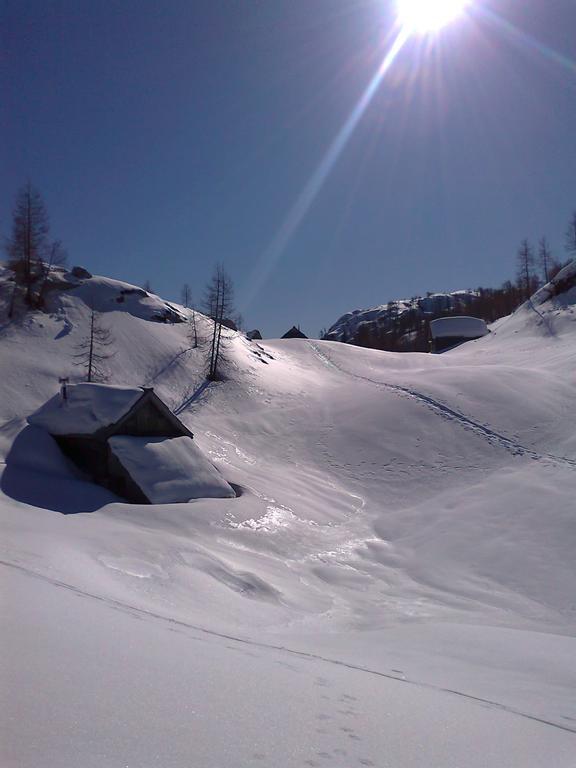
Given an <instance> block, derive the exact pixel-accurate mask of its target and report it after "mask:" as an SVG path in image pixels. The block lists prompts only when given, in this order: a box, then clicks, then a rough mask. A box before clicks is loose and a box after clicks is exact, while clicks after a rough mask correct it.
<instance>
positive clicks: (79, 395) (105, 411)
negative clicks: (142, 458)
mask: <svg viewBox="0 0 576 768" xmlns="http://www.w3.org/2000/svg"><path fill="white" fill-rule="evenodd" d="M66 392H67V399H66V400H64V399H63V398H62V395H61V394H57V395H54V397H52V398H51V399H50V400H48V402H47V403H44V405H43V406H42V407H41V408H39V409H38V410H37V411H36V413H33V414H32V415H31V416H29V417H28V423H29V424H32V425H33V426H35V427H43V428H44V429H46V430H47V431H48V432H50V434H51V435H91V434H93V433H94V432H97V431H98V430H99V429H101V428H102V427H109V426H110V425H111V424H114V423H116V422H117V421H118V420H119V419H121V418H122V416H124V415H125V414H126V413H128V411H129V410H130V409H131V408H132V406H134V405H135V404H136V403H137V402H138V400H139V399H140V398H141V397H142V395H143V394H144V390H143V389H141V388H140V387H116V386H110V385H108V384H88V383H83V384H71V385H68V386H67V387H66Z"/></svg>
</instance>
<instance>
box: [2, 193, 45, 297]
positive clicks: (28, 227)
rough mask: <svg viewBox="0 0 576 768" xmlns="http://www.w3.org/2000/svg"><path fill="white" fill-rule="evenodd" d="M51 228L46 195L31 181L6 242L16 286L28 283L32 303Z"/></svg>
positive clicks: (18, 200) (20, 197)
mask: <svg viewBox="0 0 576 768" xmlns="http://www.w3.org/2000/svg"><path fill="white" fill-rule="evenodd" d="M49 230H50V224H49V222H48V214H47V212H46V206H45V205H44V201H43V200H42V196H41V195H40V193H39V192H38V191H37V190H36V189H34V187H33V186H32V184H31V183H30V182H28V184H26V186H25V187H23V188H22V189H21V190H20V192H18V195H17V197H16V204H15V206H14V211H13V214H12V234H11V237H10V238H9V239H8V241H7V243H6V251H7V253H8V259H9V266H10V267H11V268H12V269H13V270H14V274H15V278H16V286H17V285H23V286H24V288H25V291H26V293H25V300H26V303H27V304H28V305H31V304H32V286H33V285H34V283H35V282H36V281H37V280H38V278H39V277H40V276H41V275H42V270H43V259H44V258H45V257H46V255H47V253H48V250H49V245H48V232H49ZM12 304H13V302H12ZM12 309H13V306H12Z"/></svg>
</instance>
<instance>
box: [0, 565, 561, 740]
mask: <svg viewBox="0 0 576 768" xmlns="http://www.w3.org/2000/svg"><path fill="white" fill-rule="evenodd" d="M0 566H3V567H4V568H11V569H13V570H15V571H18V572H19V573H21V574H23V575H25V576H28V577H29V578H33V579H38V580H39V581H42V582H45V583H47V584H51V585H52V586H53V587H56V588H59V589H66V590H68V591H70V592H73V593H74V594H77V595H79V596H81V597H84V598H89V599H91V600H97V601H98V602H100V603H103V604H104V605H107V606H108V607H109V608H112V609H113V610H119V611H122V612H123V613H127V614H132V615H134V614H136V615H138V616H146V617H147V618H150V619H153V620H155V621H160V622H164V623H167V624H173V625H177V626H179V627H183V628H185V629H189V630H193V631H194V632H199V633H201V634H203V635H208V636H210V637H215V638H219V639H221V640H227V641H231V642H234V643H239V644H241V645H247V646H250V647H253V648H261V649H263V650H267V651H279V652H281V653H286V654H289V655H291V656H295V657H298V658H300V659H304V660H309V661H320V662H322V663H324V664H330V665H333V666H337V667H344V668H346V669H350V670H353V671H355V672H361V673H363V674H367V675H373V676H375V677H382V678H385V679H387V680H395V681H396V682H397V683H404V684H405V685H411V686H415V687H417V688H421V689H426V690H431V691H437V692H438V693H444V694H448V695H450V696H457V697H459V698H462V699H466V700H467V701H470V702H472V703H475V704H479V705H481V706H485V707H488V708H491V709H496V710H499V711H501V712H506V713H507V714H510V715H515V716H516V717H522V718H524V719H526V720H531V721H533V722H536V723H540V724H542V725H547V726H549V727H551V728H557V729H558V730H561V731H566V732H568V733H573V734H576V728H571V727H570V726H567V725H564V724H562V723H557V722H554V721H553V720H547V719H546V718H542V717H537V716H536V715H531V714H529V713H528V712H522V711H521V710H519V709H515V708H514V707H509V706H506V705H505V704H501V703H500V702H497V701H492V700H490V699H484V698H482V697H480V696H473V695H472V694H469V693H465V692H464V691H457V690H454V689H452V688H443V687H442V686H439V685H433V684H432V683H424V682H421V681H418V680H410V679H409V678H407V677H406V676H405V675H404V673H402V677H399V676H398V675H395V674H392V673H390V672H382V671H380V670H377V669H370V668H369V667H361V666H359V665H357V664H352V663H350V662H346V661H341V660H339V659H332V658H329V657H327V656H321V655H320V654H316V653H309V652H306V651H298V650H295V649H293V648H288V647H286V646H284V645H274V644H273V643H266V642H263V641H259V640H252V639H250V638H246V637H238V636H237V635H232V634H228V633H226V632H218V631H217V630H213V629H208V628H207V627H202V626H198V625H195V624H190V623H189V622H186V621H182V620H181V619H175V618H173V617H170V616H163V615H162V614H159V613H155V612H154V611H150V610H146V609H145V608H138V607H137V606H135V605H130V604H129V603H125V602H122V601H121V600H115V599H114V598H110V597H105V596H104V595H97V594H94V593H92V592H88V591H86V590H83V589H80V588H79V587H76V586H74V585H73V584H68V583H66V582H64V581H59V580H58V579H54V578H52V577H50V576H46V575H44V574H42V573H39V572H37V571H33V570H31V569H29V568H26V567H25V566H23V565H20V564H18V563H12V562H9V561H7V560H0Z"/></svg>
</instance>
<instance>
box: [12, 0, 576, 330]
mask: <svg viewBox="0 0 576 768" xmlns="http://www.w3.org/2000/svg"><path fill="white" fill-rule="evenodd" d="M431 1H432V0H431ZM473 6H475V7H472V9H471V13H470V15H469V16H468V17H467V18H465V19H462V20H459V21H458V22H456V23H454V24H453V25H451V26H450V27H448V28H446V29H444V30H443V31H442V33H441V34H439V35H438V36H437V37H436V38H434V39H433V40H432V39H430V40H428V41H427V42H424V41H422V40H411V41H410V42H409V43H408V44H407V45H406V47H405V48H404V49H403V50H402V51H401V53H400V55H399V56H398V58H397V59H396V61H395V62H394V65H393V66H392V68H391V69H390V70H389V72H388V74H387V76H386V77H385V79H384V81H383V82H382V83H381V85H380V88H379V90H378V92H377V94H376V96H375V98H374V99H373V101H372V103H371V104H370V106H369V108H368V109H367V111H366V113H365V114H364V116H363V118H362V120H361V121H360V123H359V125H358V126H357V128H356V130H355V132H354V134H353V136H352V138H351V139H350V141H349V142H348V144H347V146H346V147H345V149H344V151H343V152H342V154H341V155H340V157H339V159H338V162H337V163H336V164H335V166H334V168H333V169H332V172H331V173H330V174H329V176H328V178H327V179H326V182H325V184H324V185H323V187H322V189H321V190H320V192H319V194H318V195H317V197H316V198H315V200H314V202H313V203H312V205H311V206H310V207H309V210H308V211H307V214H306V216H304V218H303V220H302V222H301V223H300V226H299V227H298V228H297V229H296V231H294V232H293V233H292V236H291V238H289V239H288V242H287V243H285V244H284V245H285V247H284V248H283V249H280V250H279V249H276V250H274V249H272V250H273V253H272V254H271V251H270V244H271V243H272V242H274V240H275V238H276V237H277V236H278V233H279V231H280V230H281V228H282V226H283V222H284V221H285V219H286V217H287V215H288V214H289V212H290V210H291V209H292V207H293V206H294V204H295V202H296V201H297V199H298V197H299V195H300V194H301V193H302V190H303V189H304V188H305V187H306V185H307V183H308V182H309V180H310V178H311V176H312V175H313V173H314V171H315V169H316V168H317V166H318V164H319V163H320V161H321V160H322V157H323V156H324V155H325V153H326V151H327V149H328V147H329V146H330V144H331V142H332V141H333V139H334V137H335V136H336V135H337V133H338V131H339V130H340V129H341V128H342V125H343V124H344V122H345V121H346V119H347V117H348V116H349V114H350V112H351V111H352V109H353V108H354V106H355V104H356V103H357V102H358V100H359V99H360V97H361V95H362V93H363V92H364V90H365V88H366V86H367V84H368V82H369V81H370V79H371V78H372V76H373V75H374V73H375V71H376V70H377V68H378V65H379V63H380V62H381V60H382V58H383V56H384V54H385V52H386V45H387V44H389V39H390V37H389V36H390V33H391V28H392V23H393V20H394V16H395V14H394V2H392V1H390V2H387V1H386V0H163V1H162V2H158V0H154V2H150V1H149V0H114V2H112V0H98V2H95V1H94V0H2V1H1V2H0V9H1V19H0V21H1V27H0V28H1V32H0V34H1V46H2V58H1V60H0V67H1V70H0V78H1V79H0V87H1V92H2V98H1V103H0V130H1V135H2V141H1V144H0V164H1V165H0V192H1V202H2V205H1V206H0V231H1V232H2V233H3V234H8V231H9V227H10V211H11V208H12V204H13V198H14V195H15V192H16V191H17V189H18V188H19V187H20V186H21V185H22V184H23V183H25V182H26V180H27V179H28V178H30V179H31V180H32V182H33V183H34V184H35V185H36V186H37V187H38V188H39V189H40V191H41V192H42V193H43V195H44V198H45V200H46V203H47V206H48V210H49V213H50V217H51V221H52V233H53V235H54V236H58V237H60V238H61V239H62V240H63V241H64V242H65V245H66V246H67V248H68V250H69V253H70V256H71V259H70V260H71V262H72V263H73V264H81V265H83V266H85V267H87V268H88V269H90V270H91V271H93V272H94V273H97V274H105V275H108V276H112V277H118V278H122V279H125V280H127V281H129V282H133V283H136V284H142V283H143V282H144V281H145V280H147V279H148V280H150V282H151V284H152V287H153V288H154V290H155V291H157V292H158V293H160V294H162V295H164V296H166V297H167V298H173V299H177V298H178V296H179V293H180V288H181V285H182V284H183V283H184V282H189V283H190V284H191V285H192V286H193V290H194V293H195V294H196V296H197V297H200V295H201V293H202V288H203V285H204V284H205V282H206V280H207V278H208V277H209V275H210V273H211V271H212V268H213V265H214V264H215V262H217V261H221V262H223V263H224V264H225V266H226V268H227V270H228V271H229V273H230V274H231V276H232V277H233V279H234V282H235V285H236V289H237V298H238V302H237V303H238V305H239V309H240V310H241V311H242V313H243V315H244V317H245V320H246V325H247V326H249V327H250V328H253V327H259V328H261V329H262V331H263V333H264V335H268V336H273V335H278V334H280V333H282V332H283V331H284V330H286V329H287V328H288V327H290V326H291V325H292V324H293V323H300V325H301V326H302V328H303V330H304V331H305V332H307V333H309V334H310V335H315V334H317V333H318V331H319V329H320V328H321V327H322V326H328V325H330V324H331V323H332V322H334V321H335V320H336V319H337V318H338V317H339V316H340V315H341V314H343V313H344V312H345V311H347V310H349V309H353V308H359V307H368V306H373V305H375V304H380V303H384V302H386V301H388V300H389V299H392V298H402V297H405V296H410V295H413V294H417V293H422V292H425V291H427V290H453V289H458V288H466V287H475V286H477V285H489V286H490V285H497V284H500V283H501V282H502V281H504V280H505V279H508V278H510V277H513V275H514V256H515V252H516V249H517V247H518V244H519V242H520V240H521V239H522V238H524V237H528V238H530V239H531V240H534V241H536V240H537V239H538V238H539V237H540V236H541V235H543V234H547V235H548V237H549V239H550V241H551V243H552V246H553V248H554V250H555V252H556V254H557V255H558V256H559V257H564V253H563V252H562V247H563V239H564V231H565V229H566V225H567V222H568V218H569V216H570V213H571V212H572V210H573V209H575V208H576V138H575V137H576V64H574V63H573V62H576V35H575V34H574V30H575V29H576V3H575V2H574V0H523V1H522V2H519V0H476V1H475V3H473ZM490 14H495V15H496V16H494V15H490ZM496 17H499V18H500V19H503V20H505V22H506V23H507V24H508V26H506V23H502V22H498V21H496V20H495V19H496ZM510 25H511V26H510ZM514 29H516V30H517V32H514V31H513V30H514ZM387 41H388V42H387ZM272 257H273V258H272ZM264 276H265V279H264Z"/></svg>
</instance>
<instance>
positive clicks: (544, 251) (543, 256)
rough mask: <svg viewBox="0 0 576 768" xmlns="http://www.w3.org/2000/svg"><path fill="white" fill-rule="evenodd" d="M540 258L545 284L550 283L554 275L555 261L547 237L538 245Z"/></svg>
mask: <svg viewBox="0 0 576 768" xmlns="http://www.w3.org/2000/svg"><path fill="white" fill-rule="evenodd" d="M538 258H539V260H540V267H541V269H542V275H543V277H544V282H545V283H548V282H550V278H551V277H552V275H551V274H550V272H551V270H552V267H553V264H554V259H553V257H552V251H551V250H550V246H549V245H548V241H547V240H546V238H545V237H543V238H542V239H541V240H540V243H539V245H538Z"/></svg>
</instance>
